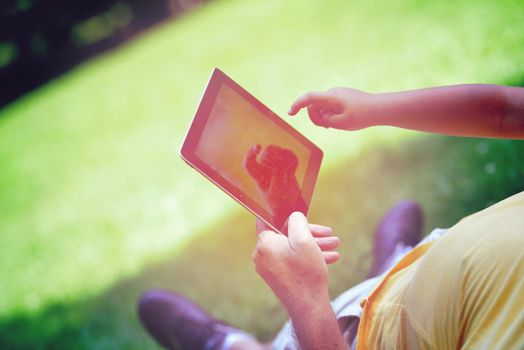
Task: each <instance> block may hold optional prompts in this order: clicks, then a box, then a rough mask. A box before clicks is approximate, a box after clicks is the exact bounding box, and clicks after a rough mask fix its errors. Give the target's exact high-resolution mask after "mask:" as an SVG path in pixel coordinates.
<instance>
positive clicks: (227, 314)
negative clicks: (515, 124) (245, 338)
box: [0, 136, 524, 349]
mask: <svg viewBox="0 0 524 350" xmlns="http://www.w3.org/2000/svg"><path fill="white" fill-rule="evenodd" d="M349 140H350V139H349V138H348V142H349ZM523 189H524V142H522V141H507V140H485V139H464V138H452V137H440V136H425V137H421V138H418V139H414V140H411V141H408V142H404V143H402V144H399V145H397V146H391V145H388V146H374V147H373V148H369V149H367V150H366V151H364V152H363V153H362V155H360V156H358V157H356V158H354V159H350V160H348V161H347V162H345V163H344V164H340V165H339V166H338V167H336V168H332V169H331V171H330V173H328V174H321V177H320V179H319V183H318V187H317V189H316V192H315V198H314V205H313V207H312V208H311V212H310V215H309V217H310V219H311V220H312V221H315V222H319V223H325V224H329V225H332V226H333V227H334V229H335V232H336V233H337V234H338V235H340V236H341V239H342V247H341V253H342V259H341V261H340V262H339V263H337V264H336V265H334V266H333V267H331V270H330V273H331V275H330V288H331V291H332V294H333V295H335V294H336V293H339V292H341V291H342V290H344V289H345V288H347V287H348V286H351V285H352V284H354V283H356V282H358V281H359V280H360V279H361V278H362V277H363V276H364V274H365V270H366V268H367V267H368V265H369V263H370V261H363V260H362V259H359V257H360V256H362V255H363V253H365V252H366V251H368V250H369V248H370V240H371V232H372V231H373V228H374V226H375V224H376V223H377V221H378V220H379V218H380V216H381V215H382V214H383V213H384V212H385V211H386V210H387V208H388V207H390V206H391V205H392V204H394V202H396V201H398V200H400V199H404V198H412V199H416V200H418V201H420V202H421V203H422V205H423V207H424V208H425V210H426V229H427V230H429V229H431V228H432V227H435V226H440V227H446V226H450V225H452V224H454V223H455V222H456V221H457V220H459V219H460V218H461V217H463V216H465V215H467V214H470V213H473V212H475V211H477V210H480V209H482V208H484V207H486V206H488V205H490V204H492V203H495V202H497V201H499V200H501V199H503V198H505V197H508V196H510V195H512V194H514V193H517V192H519V191H522V190H523ZM255 239H256V237H255V235H254V219H253V217H252V216H251V215H249V214H248V213H245V212H244V211H243V210H239V211H238V212H237V213H236V214H235V215H233V216H231V217H229V218H227V219H225V220H223V221H222V222H219V223H216V224H215V225H214V226H213V228H210V229H208V230H206V231H205V232H200V233H199V234H198V235H196V236H194V238H193V239H192V240H191V241H189V242H188V243H186V245H185V247H184V248H183V249H182V250H181V252H180V253H177V254H175V255H174V256H173V257H171V258H166V259H165V260H164V261H162V262H159V263H157V264H156V265H154V266H151V267H149V268H147V269H146V270H144V271H142V272H141V273H140V274H139V275H137V276H133V277H131V278H129V279H127V280H123V281H120V282H119V283H118V284H116V285H115V286H114V287H113V288H111V289H109V290H107V291H106V292H104V293H103V294H101V295H98V296H96V297H93V298H89V299H85V300H80V301H75V302H63V303H58V304H53V305H50V306H49V307H48V308H46V309H45V310H43V311H42V312H39V313H22V314H18V315H12V316H10V317H9V318H5V319H3V320H0V348H2V349H4V348H8V349H27V348H33V349H93V348H95V349H124V348H125V349H145V348H153V349H154V348H157V347H156V346H155V345H154V343H153V342H152V341H151V340H150V339H149V338H148V337H147V335H146V334H145V332H144V331H143V330H142V329H141V327H140V325H139V322H138V320H137V318H136V313H135V304H136V300H137V298H138V297H139V295H140V294H141V293H142V292H143V291H144V290H146V289H149V288H158V287H161V288H169V289H172V290H176V291H179V292H181V293H184V294H186V295H189V296H190V297H191V298H193V299H195V300H197V301H198V302H199V303H200V304H202V305H203V306H204V307H205V308H207V309H208V310H209V311H211V312H212V313H213V314H214V315H216V316H217V317H221V318H224V319H226V320H228V321H230V322H232V323H233V324H235V325H238V326H241V327H243V328H246V329H247V330H249V331H252V332H254V333H255V334H257V336H259V337H260V338H261V339H269V338H270V336H271V335H272V334H273V333H274V332H275V331H276V330H277V329H278V328H279V327H280V325H281V324H282V322H283V321H284V320H285V318H286V316H285V313H284V311H283V310H282V308H281V307H280V306H279V304H278V302H277V300H276V299H275V298H274V297H273V295H272V294H271V292H270V290H269V289H268V288H267V287H266V286H265V285H264V284H263V283H262V282H261V281H260V279H259V278H258V277H257V275H256V273H255V271H254V269H253V267H252V264H251V260H250V256H251V250H252V247H253V246H254V244H255Z"/></svg>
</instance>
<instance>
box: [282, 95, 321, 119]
mask: <svg viewBox="0 0 524 350" xmlns="http://www.w3.org/2000/svg"><path fill="white" fill-rule="evenodd" d="M330 102H331V96H330V95H328V94H326V93H324V92H308V93H306V94H304V95H302V96H300V97H299V98H297V99H296V100H295V102H293V104H292V105H291V108H290V109H289V111H288V112H287V113H288V114H289V115H295V114H297V113H298V111H300V110H301V109H302V108H304V107H307V106H309V105H311V104H321V105H325V104H329V103H330Z"/></svg>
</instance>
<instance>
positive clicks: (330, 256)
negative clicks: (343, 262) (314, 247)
mask: <svg viewBox="0 0 524 350" xmlns="http://www.w3.org/2000/svg"><path fill="white" fill-rule="evenodd" d="M322 257H323V258H324V261H325V262H326V264H333V263H335V262H337V261H338V259H339V258H340V254H339V253H338V252H322Z"/></svg>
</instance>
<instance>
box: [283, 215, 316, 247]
mask: <svg viewBox="0 0 524 350" xmlns="http://www.w3.org/2000/svg"><path fill="white" fill-rule="evenodd" d="M287 235H288V238H289V243H290V244H291V247H292V248H293V247H297V246H298V245H301V244H304V243H307V242H313V235H312V234H311V231H309V224H308V222H307V219H306V217H305V216H304V214H302V213H301V212H299V211H296V212H294V213H292V214H291V215H290V216H289V219H288V230H287Z"/></svg>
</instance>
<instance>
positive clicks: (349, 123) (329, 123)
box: [288, 88, 373, 130]
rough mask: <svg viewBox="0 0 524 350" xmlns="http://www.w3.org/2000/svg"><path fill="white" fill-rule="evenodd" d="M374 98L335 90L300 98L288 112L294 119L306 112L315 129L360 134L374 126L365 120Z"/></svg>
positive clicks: (356, 91) (308, 94)
mask: <svg viewBox="0 0 524 350" xmlns="http://www.w3.org/2000/svg"><path fill="white" fill-rule="evenodd" d="M372 98H373V95H372V94H368V93H366V92H363V91H359V90H355V89H350V88H332V89H329V90H328V91H326V92H308V93H307V94H304V95H302V96H300V97H299V98H298V99H297V100H296V101H295V102H294V103H293V105H292V106H291V108H290V109H289V112H288V114H289V115H295V114H297V112H298V111H300V110H301V109H302V108H305V107H306V108H307V111H308V114H309V118H310V119H311V121H312V122H313V123H314V124H315V125H319V126H323V127H325V128H336V129H343V130H358V129H363V128H366V127H368V126H371V125H373V124H372V123H371V120H370V119H368V118H366V117H365V115H368V114H369V113H368V112H369V109H370V107H371V106H372V101H371V100H372Z"/></svg>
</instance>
